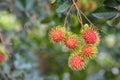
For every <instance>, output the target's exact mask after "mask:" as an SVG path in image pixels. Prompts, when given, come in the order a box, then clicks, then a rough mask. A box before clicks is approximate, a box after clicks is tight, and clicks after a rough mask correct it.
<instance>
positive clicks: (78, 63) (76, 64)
mask: <svg viewBox="0 0 120 80" xmlns="http://www.w3.org/2000/svg"><path fill="white" fill-rule="evenodd" d="M68 64H69V67H70V68H71V69H73V70H81V69H83V68H84V66H85V61H84V59H83V58H82V57H81V56H80V55H79V54H72V55H71V56H70V58H69V63H68Z"/></svg>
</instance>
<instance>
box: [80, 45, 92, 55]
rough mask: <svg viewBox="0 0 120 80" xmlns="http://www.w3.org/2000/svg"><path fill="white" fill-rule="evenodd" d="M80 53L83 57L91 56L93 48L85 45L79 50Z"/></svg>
mask: <svg viewBox="0 0 120 80" xmlns="http://www.w3.org/2000/svg"><path fill="white" fill-rule="evenodd" d="M81 52H82V54H83V55H85V56H88V57H89V56H91V55H92V54H93V48H92V46H89V45H85V46H83V47H82V48H81Z"/></svg>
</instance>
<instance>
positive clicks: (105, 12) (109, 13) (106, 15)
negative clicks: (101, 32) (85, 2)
mask: <svg viewBox="0 0 120 80" xmlns="http://www.w3.org/2000/svg"><path fill="white" fill-rule="evenodd" d="M117 13H118V11H117V10H116V9H115V8H111V7H105V6H102V7H99V8H98V9H97V10H96V11H94V12H93V14H92V15H93V16H94V17H96V18H99V19H111V18H113V17H115V16H116V15H117Z"/></svg>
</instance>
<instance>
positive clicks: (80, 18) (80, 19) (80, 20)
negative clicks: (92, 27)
mask: <svg viewBox="0 0 120 80" xmlns="http://www.w3.org/2000/svg"><path fill="white" fill-rule="evenodd" d="M72 3H73V4H74V6H75V8H76V10H77V12H78V19H79V22H80V24H81V26H82V27H83V22H82V17H81V13H80V10H79V8H78V6H77V5H76V3H75V1H74V0H72Z"/></svg>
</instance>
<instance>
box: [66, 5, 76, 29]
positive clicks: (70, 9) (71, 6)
mask: <svg viewBox="0 0 120 80" xmlns="http://www.w3.org/2000/svg"><path fill="white" fill-rule="evenodd" d="M73 6H74V5H71V7H70V8H69V9H68V11H67V14H66V17H65V20H64V27H65V26H66V24H67V19H68V16H69V13H70V11H71V9H72V8H73Z"/></svg>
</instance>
